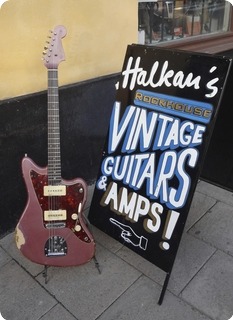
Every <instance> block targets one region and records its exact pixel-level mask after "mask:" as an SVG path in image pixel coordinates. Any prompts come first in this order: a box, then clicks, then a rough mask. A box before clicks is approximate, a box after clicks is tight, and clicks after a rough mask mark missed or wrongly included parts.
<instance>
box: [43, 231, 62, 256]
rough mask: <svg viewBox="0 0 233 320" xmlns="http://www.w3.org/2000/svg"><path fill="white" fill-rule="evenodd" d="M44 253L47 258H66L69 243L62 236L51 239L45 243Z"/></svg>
mask: <svg viewBox="0 0 233 320" xmlns="http://www.w3.org/2000/svg"><path fill="white" fill-rule="evenodd" d="M44 252H45V255H46V256H47V257H54V256H65V255H66V254H67V243H66V241H65V239H64V238H62V237H60V236H53V237H50V238H49V239H48V240H47V241H46V243H45V247H44Z"/></svg>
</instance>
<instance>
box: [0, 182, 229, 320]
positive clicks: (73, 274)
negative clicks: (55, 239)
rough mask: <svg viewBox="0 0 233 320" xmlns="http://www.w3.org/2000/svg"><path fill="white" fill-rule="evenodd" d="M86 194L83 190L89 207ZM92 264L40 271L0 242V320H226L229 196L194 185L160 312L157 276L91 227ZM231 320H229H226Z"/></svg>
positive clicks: (10, 243)
mask: <svg viewBox="0 0 233 320" xmlns="http://www.w3.org/2000/svg"><path fill="white" fill-rule="evenodd" d="M93 187H94V186H90V187H89V197H88V199H89V204H87V206H86V213H87V211H88V207H89V205H90V201H91V197H92V193H93ZM93 235H94V238H95V240H96V258H97V259H98V262H99V265H100V269H101V273H99V272H98V270H97V268H96V267H95V263H94V260H91V261H90V262H88V263H86V264H84V265H82V266H78V267H72V268H71V267H70V268H55V267H49V268H48V283H47V284H45V281H44V277H43V266H41V265H37V264H34V263H32V262H30V261H29V260H27V259H26V258H24V257H23V256H22V255H21V253H20V252H19V251H18V249H17V248H16V245H15V242H14V234H13V233H10V234H8V235H7V236H5V237H4V238H2V239H1V240H0V313H1V315H2V316H1V315H0V320H3V319H6V320H27V319H28V320H39V319H40V320H55V319H56V320H75V319H78V320H97V319H98V320H141V319H142V320H152V319H153V320H154V319H155V320H156V319H159V320H171V319H172V320H173V319H174V320H210V319H212V320H213V319H214V320H229V319H231V318H232V316H233V193H232V192H229V191H226V190H224V189H222V188H219V187H216V186H213V185H211V184H208V183H206V182H204V181H200V182H199V183H198V185H197V188H196V192H195V195H194V198H193V202H192V206H191V209H190V212H189V216H188V219H187V223H186V226H185V231H184V233H183V236H182V240H181V243H180V247H179V250H178V254H177V257H176V260H175V264H174V267H173V271H172V274H171V277H170V281H169V284H168V288H167V291H166V293H165V297H164V300H163V303H162V305H161V306H160V305H159V304H158V303H157V302H158V299H159V296H160V293H161V290H162V285H163V282H164V279H165V275H166V274H165V273H164V272H163V271H162V270H160V269H158V268H157V267H156V266H155V265H153V264H151V263H150V262H148V261H146V260H145V259H143V258H142V257H140V256H138V255H137V254H136V253H134V252H132V251H131V250H129V249H128V248H126V247H124V246H123V245H122V244H120V243H119V242H117V241H116V240H114V239H112V238H111V237H109V236H107V235H106V234H104V233H103V232H101V231H100V230H98V229H97V228H95V227H93ZM232 320H233V318H232Z"/></svg>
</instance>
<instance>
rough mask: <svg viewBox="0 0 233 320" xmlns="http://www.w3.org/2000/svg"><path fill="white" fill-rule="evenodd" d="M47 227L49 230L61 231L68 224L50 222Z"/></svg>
mask: <svg viewBox="0 0 233 320" xmlns="http://www.w3.org/2000/svg"><path fill="white" fill-rule="evenodd" d="M45 227H46V228H47V229H59V228H65V227H66V224H65V222H50V223H46V224H45Z"/></svg>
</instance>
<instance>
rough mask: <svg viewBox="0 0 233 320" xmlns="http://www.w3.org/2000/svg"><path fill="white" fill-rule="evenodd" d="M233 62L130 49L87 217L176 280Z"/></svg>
mask: <svg viewBox="0 0 233 320" xmlns="http://www.w3.org/2000/svg"><path fill="white" fill-rule="evenodd" d="M230 65H231V60H230V59H228V58H223V57H216V56H209V55H204V54H196V53H190V52H185V51H174V50H167V49H160V48H155V47H146V46H140V45H130V46H128V49H127V52H126V56H125V61H124V65H123V69H122V73H121V78H120V81H119V83H118V90H117V94H116V101H115V104H114V106H113V109H112V114H111V119H110V124H109V131H108V136H107V139H106V143H105V147H104V151H103V156H102V160H101V166H100V170H99V174H98V178H97V182H96V187H95V191H94V195H93V200H92V204H91V208H90V213H89V218H90V221H91V223H92V224H94V225H95V226H97V227H98V228H99V229H101V230H102V231H104V232H105V233H107V234H108V235H110V236H112V237H113V238H115V239H117V240H118V241H120V242H121V243H123V244H124V245H126V246H127V247H129V248H130V249H132V250H133V251H135V252H136V253H138V254H139V255H141V256H142V257H144V258H145V259H147V260H149V261H150V262H152V263H153V264H155V265H156V266H158V267H159V268H161V269H162V270H164V271H165V272H167V274H170V272H171V270H172V266H173V263H174V260H175V256H176V253H177V250H178V246H179V242H180V239H181V236H182V232H183V228H184V224H185V221H186V219H187V215H188V212H189V208H190V205H191V201H192V197H193V194H194V191H195V187H196V184H197V181H198V177H199V174H200V170H201V165H202V162H203V160H204V155H205V152H206V149H207V145H208V143H209V140H210V136H211V132H212V130H213V125H214V122H215V119H216V116H217V111H218V106H219V103H220V99H221V95H222V92H223V88H224V86H225V83H226V79H227V75H228V72H229V69H230Z"/></svg>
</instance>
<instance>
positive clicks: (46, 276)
mask: <svg viewBox="0 0 233 320" xmlns="http://www.w3.org/2000/svg"><path fill="white" fill-rule="evenodd" d="M42 275H43V277H44V279H45V280H44V281H45V284H47V283H48V266H44V270H43V272H42Z"/></svg>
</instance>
